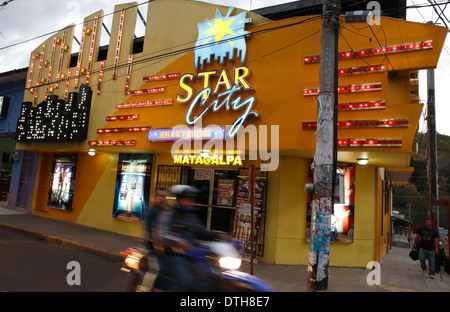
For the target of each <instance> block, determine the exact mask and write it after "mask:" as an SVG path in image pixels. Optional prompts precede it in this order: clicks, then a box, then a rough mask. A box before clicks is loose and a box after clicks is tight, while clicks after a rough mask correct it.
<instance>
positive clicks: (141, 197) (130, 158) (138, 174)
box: [113, 154, 153, 221]
mask: <svg viewBox="0 0 450 312" xmlns="http://www.w3.org/2000/svg"><path fill="white" fill-rule="evenodd" d="M152 156H153V155H152V154H119V163H118V166H117V178H116V189H115V194H114V207H113V217H115V218H118V219H123V220H133V221H142V220H143V218H144V213H145V207H146V205H147V204H148V201H149V195H150V182H151V172H152V158H153V157H152Z"/></svg>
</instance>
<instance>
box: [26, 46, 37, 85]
mask: <svg viewBox="0 0 450 312" xmlns="http://www.w3.org/2000/svg"><path fill="white" fill-rule="evenodd" d="M35 57H36V52H35V51H33V54H31V64H30V76H29V77H28V84H27V89H30V87H31V78H32V77H33V69H34V59H35Z"/></svg>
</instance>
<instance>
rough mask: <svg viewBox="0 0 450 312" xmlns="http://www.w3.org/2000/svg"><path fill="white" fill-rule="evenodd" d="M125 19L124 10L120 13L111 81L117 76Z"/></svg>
mask: <svg viewBox="0 0 450 312" xmlns="http://www.w3.org/2000/svg"><path fill="white" fill-rule="evenodd" d="M124 17H125V8H123V9H122V11H121V12H120V23H119V32H118V34H117V44H116V55H115V57H114V68H113V79H114V80H115V79H116V76H117V66H118V65H119V54H120V44H121V42H122V31H123V20H124Z"/></svg>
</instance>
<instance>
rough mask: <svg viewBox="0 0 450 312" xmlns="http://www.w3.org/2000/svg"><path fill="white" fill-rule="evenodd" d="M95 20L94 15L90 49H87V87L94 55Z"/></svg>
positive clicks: (96, 17) (96, 16) (96, 18)
mask: <svg viewBox="0 0 450 312" xmlns="http://www.w3.org/2000/svg"><path fill="white" fill-rule="evenodd" d="M97 20H98V15H95V18H94V27H93V28H92V39H91V47H90V48H89V60H88V68H87V73H86V84H87V85H89V78H90V76H91V64H92V57H93V54H94V43H95V33H96V32H97Z"/></svg>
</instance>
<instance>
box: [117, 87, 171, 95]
mask: <svg viewBox="0 0 450 312" xmlns="http://www.w3.org/2000/svg"><path fill="white" fill-rule="evenodd" d="M165 91H166V89H165V88H151V89H140V90H133V91H127V92H126V93H125V94H126V95H139V94H152V93H163V92H165Z"/></svg>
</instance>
